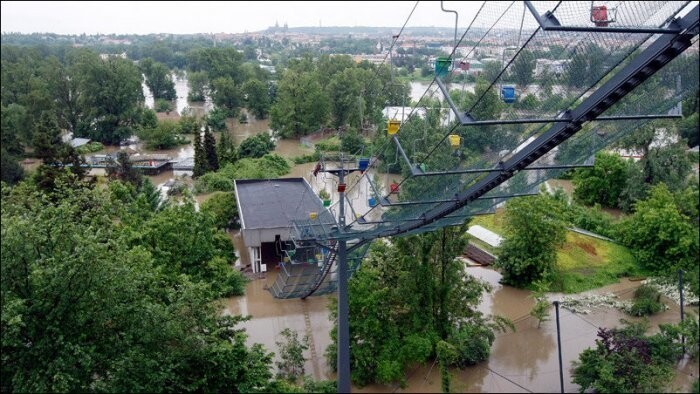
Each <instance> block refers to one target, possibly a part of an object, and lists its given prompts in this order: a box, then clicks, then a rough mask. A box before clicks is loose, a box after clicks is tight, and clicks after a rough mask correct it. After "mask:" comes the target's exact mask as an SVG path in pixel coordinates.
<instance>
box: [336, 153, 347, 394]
mask: <svg viewBox="0 0 700 394" xmlns="http://www.w3.org/2000/svg"><path fill="white" fill-rule="evenodd" d="M345 186H346V185H345V165H344V162H343V155H342V154H341V156H340V171H339V172H338V195H339V204H340V207H339V209H338V216H339V217H338V231H339V232H344V231H345ZM346 247H347V241H345V240H344V239H340V240H338V392H339V393H349V392H350V323H349V319H348V262H347V258H346Z"/></svg>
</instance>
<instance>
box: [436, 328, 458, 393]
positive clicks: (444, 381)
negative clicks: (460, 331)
mask: <svg viewBox="0 0 700 394" xmlns="http://www.w3.org/2000/svg"><path fill="white" fill-rule="evenodd" d="M435 353H436V354H437V359H438V362H439V363H440V376H441V384H440V386H441V387H442V392H443V393H449V392H450V381H451V376H450V369H449V368H450V365H452V363H454V362H455V360H456V359H457V351H456V350H455V348H454V346H452V345H451V344H450V343H449V342H445V341H440V342H438V343H437V346H436V349H435Z"/></svg>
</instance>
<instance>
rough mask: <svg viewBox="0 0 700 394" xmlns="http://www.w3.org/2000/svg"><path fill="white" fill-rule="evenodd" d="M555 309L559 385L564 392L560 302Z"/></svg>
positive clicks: (555, 302) (556, 302) (555, 303)
mask: <svg viewBox="0 0 700 394" xmlns="http://www.w3.org/2000/svg"><path fill="white" fill-rule="evenodd" d="M554 309H555V310H556V314H557V347H558V349H559V384H560V385H561V392H562V393H563V392H564V368H563V367H562V362H561V335H560V328H559V301H554Z"/></svg>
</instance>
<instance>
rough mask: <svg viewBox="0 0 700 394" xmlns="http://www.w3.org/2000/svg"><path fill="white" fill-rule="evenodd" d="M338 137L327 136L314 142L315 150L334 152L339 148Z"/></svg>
mask: <svg viewBox="0 0 700 394" xmlns="http://www.w3.org/2000/svg"><path fill="white" fill-rule="evenodd" d="M340 143H341V142H340V139H339V138H338V137H328V138H325V139H322V140H321V141H318V142H317V143H316V151H326V152H336V151H339V150H340Z"/></svg>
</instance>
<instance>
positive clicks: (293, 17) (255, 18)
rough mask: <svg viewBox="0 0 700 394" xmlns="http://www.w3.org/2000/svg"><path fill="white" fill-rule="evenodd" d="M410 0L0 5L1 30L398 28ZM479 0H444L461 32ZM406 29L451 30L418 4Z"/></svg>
mask: <svg viewBox="0 0 700 394" xmlns="http://www.w3.org/2000/svg"><path fill="white" fill-rule="evenodd" d="M415 4H416V2H414V1H380V2H368V1H355V2H350V1H342V2H340V1H337V2H334V1H329V2H308V1H297V2H288V1H287V2H280V1H275V2H260V1H245V2H243V1H241V2H207V1H205V2H183V1H174V2H167V3H165V2H153V1H144V2H75V1H63V2H26V1H12V2H9V1H2V2H1V6H2V10H1V11H2V12H1V13H0V18H1V20H2V32H4V33H9V32H19V33H57V34H73V35H79V34H83V33H85V34H154V33H171V34H194V33H244V32H253V31H260V30H264V29H266V28H268V27H270V26H274V25H275V23H278V24H279V26H280V27H281V26H283V25H284V24H285V23H286V24H287V25H288V26H289V27H318V26H323V27H329V26H351V27H355V26H372V27H401V26H402V25H403V24H404V22H405V21H406V18H407V17H408V16H409V14H410V13H411V10H412V9H413V7H414V6H415ZM480 5H481V2H457V1H446V2H445V7H446V8H448V9H457V10H458V11H459V12H460V19H459V22H460V23H459V26H460V28H464V27H466V26H467V25H468V23H469V22H470V21H471V19H472V18H473V17H474V15H476V12H477V10H478V9H479V7H480ZM407 26H439V27H453V26H454V14H451V13H445V12H442V11H441V10H440V3H439V2H435V1H431V2H421V3H419V5H418V6H417V8H416V10H415V12H414V13H413V16H412V17H411V19H410V20H409V23H408V25H407Z"/></svg>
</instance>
